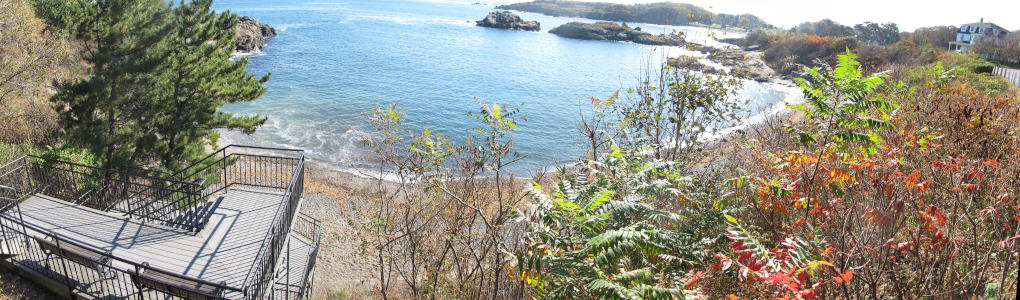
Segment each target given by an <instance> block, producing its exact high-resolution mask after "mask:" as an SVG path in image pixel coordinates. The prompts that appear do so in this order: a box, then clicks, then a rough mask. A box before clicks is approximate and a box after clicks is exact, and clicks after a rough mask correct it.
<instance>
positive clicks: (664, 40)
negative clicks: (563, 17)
mask: <svg viewBox="0 0 1020 300" xmlns="http://www.w3.org/2000/svg"><path fill="white" fill-rule="evenodd" d="M549 33H552V34H555V35H558V36H561V37H565V38H572V39H582V40H599V41H621V42H633V43H637V44H644V45H654V46H684V45H686V42H685V41H684V38H683V35H682V34H679V33H670V34H660V35H653V34H651V33H647V32H644V31H641V28H640V27H639V28H630V27H629V26H626V25H620V24H617V23H613V22H596V23H583V22H570V23H567V24H563V25H560V26H559V27H556V28H553V29H552V30H549Z"/></svg>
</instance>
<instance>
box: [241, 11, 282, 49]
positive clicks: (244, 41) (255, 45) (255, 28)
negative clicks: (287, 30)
mask: <svg viewBox="0 0 1020 300" xmlns="http://www.w3.org/2000/svg"><path fill="white" fill-rule="evenodd" d="M236 30H237V31H236V33H235V34H234V43H235V44H236V46H235V47H234V52H235V53H252V52H259V51H262V48H264V47H265V46H266V41H268V40H269V39H271V38H273V37H275V36H276V29H273V27H269V25H265V24H262V23H261V22H259V21H258V20H255V19H252V18H250V17H248V16H240V17H238V18H237V29H236Z"/></svg>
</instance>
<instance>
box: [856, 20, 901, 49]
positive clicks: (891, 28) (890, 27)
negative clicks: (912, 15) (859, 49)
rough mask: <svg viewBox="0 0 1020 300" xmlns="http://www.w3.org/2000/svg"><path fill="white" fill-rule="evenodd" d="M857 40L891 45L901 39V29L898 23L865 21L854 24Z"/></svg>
mask: <svg viewBox="0 0 1020 300" xmlns="http://www.w3.org/2000/svg"><path fill="white" fill-rule="evenodd" d="M854 31H856V32H857V40H860V41H862V42H868V43H872V44H878V45H889V44H892V43H895V42H898V41H899V40H900V29H899V28H898V27H897V26H896V23H885V24H878V23H872V22H864V23H863V24H857V25H854Z"/></svg>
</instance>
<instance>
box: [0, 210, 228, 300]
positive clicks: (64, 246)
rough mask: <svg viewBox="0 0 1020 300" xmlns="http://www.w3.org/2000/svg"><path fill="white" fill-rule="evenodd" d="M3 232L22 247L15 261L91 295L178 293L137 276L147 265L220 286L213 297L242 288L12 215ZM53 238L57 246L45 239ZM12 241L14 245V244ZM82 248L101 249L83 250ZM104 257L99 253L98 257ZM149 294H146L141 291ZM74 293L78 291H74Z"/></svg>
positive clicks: (1, 219)
mask: <svg viewBox="0 0 1020 300" xmlns="http://www.w3.org/2000/svg"><path fill="white" fill-rule="evenodd" d="M0 232H2V236H3V238H4V242H6V243H15V244H17V246H16V248H17V249H19V252H20V253H17V256H15V257H13V258H11V259H10V261H11V263H13V264H15V265H17V266H19V267H21V268H25V269H28V270H32V271H34V272H35V273H37V274H40V275H42V276H45V277H46V278H49V279H50V280H53V281H55V282H57V283H60V284H63V285H64V286H66V287H67V289H68V290H67V292H68V293H69V295H75V294H84V295H87V296H88V297H86V298H94V299H99V298H111V297H114V298H125V299H127V298H138V299H174V298H178V297H175V295H173V294H168V293H167V292H166V291H160V290H155V289H151V288H144V287H143V286H142V285H140V284H139V282H138V280H137V278H139V276H140V275H141V273H143V272H145V271H155V272H159V273H164V274H167V276H170V277H171V278H174V279H175V280H177V281H179V282H189V283H190V284H194V285H203V286H209V287H215V288H217V289H219V290H220V291H221V293H219V294H211V295H206V296H208V298H210V299H226V298H225V297H224V295H223V294H225V293H227V292H241V289H239V288H236V287H231V286H228V285H225V284H223V283H216V282H209V281H205V280H201V279H197V278H194V277H190V276H184V275H177V274H175V272H170V271H166V270H163V269H160V268H156V267H152V266H148V265H146V264H144V263H138V262H136V261H133V260H129V259H124V258H121V257H117V256H114V255H111V254H108V253H102V252H99V251H95V250H91V249H88V248H83V246H80V245H78V244H77V243H75V242H74V241H72V240H69V239H68V238H66V237H63V236H61V235H58V234H56V233H53V232H47V231H45V230H43V229H41V228H37V227H35V226H32V225H30V224H25V223H24V222H21V221H20V220H18V219H17V217H11V216H9V215H0ZM45 243H50V244H52V245H55V248H57V249H58V250H57V251H55V252H54V251H52V250H49V249H46V248H44V247H42V246H41V245H43V244H45ZM8 247H12V245H8ZM82 252H86V253H94V254H95V255H82ZM97 258H99V259H97ZM143 294H144V295H145V296H141V295H143ZM72 298H74V297H72Z"/></svg>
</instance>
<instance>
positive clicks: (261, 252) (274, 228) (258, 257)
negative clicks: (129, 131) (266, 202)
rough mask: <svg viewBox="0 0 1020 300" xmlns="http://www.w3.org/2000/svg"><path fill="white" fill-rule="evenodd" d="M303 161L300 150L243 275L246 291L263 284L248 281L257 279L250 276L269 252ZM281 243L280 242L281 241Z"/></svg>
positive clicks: (288, 206)
mask: <svg viewBox="0 0 1020 300" xmlns="http://www.w3.org/2000/svg"><path fill="white" fill-rule="evenodd" d="M304 162H305V154H304V151H302V152H301V156H300V158H298V164H297V166H296V167H295V168H294V173H293V174H292V175H291V179H290V182H289V183H288V184H287V191H286V192H285V193H284V194H283V201H284V202H283V205H280V207H278V208H277V210H276V215H275V216H274V217H273V226H272V227H270V228H269V231H267V232H266V238H265V239H263V240H262V245H261V246H260V247H259V252H258V254H257V255H256V256H255V260H254V261H252V265H251V267H250V268H249V269H248V274H247V275H245V278H244V284H243V286H244V287H245V290H246V292H247V290H248V289H249V288H251V287H252V285H254V284H264V283H259V282H252V283H250V284H249V282H248V281H249V280H258V279H256V278H254V277H252V275H253V273H254V272H255V270H256V269H257V264H258V263H259V262H260V261H261V260H264V259H266V258H265V257H264V256H265V255H268V253H269V252H268V251H270V250H268V248H269V247H270V245H268V244H269V243H270V241H272V239H273V234H274V231H277V230H278V228H277V226H282V225H281V221H282V220H280V219H281V218H283V215H282V214H283V213H284V212H286V211H287V210H289V209H290V204H291V203H290V198H291V196H292V193H293V189H294V185H295V183H296V182H297V179H298V177H299V175H300V174H301V173H300V172H302V171H303V168H304ZM281 245H282V243H281ZM273 251H276V250H275V249H274V250H273ZM275 265H276V263H275V262H274V263H273V266H275ZM270 283H271V282H270Z"/></svg>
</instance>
